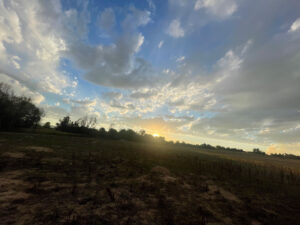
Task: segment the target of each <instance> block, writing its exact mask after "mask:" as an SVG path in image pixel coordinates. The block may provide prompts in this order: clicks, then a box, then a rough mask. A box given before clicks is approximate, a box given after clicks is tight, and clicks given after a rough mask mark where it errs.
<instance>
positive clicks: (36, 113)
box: [0, 83, 44, 130]
mask: <svg viewBox="0 0 300 225" xmlns="http://www.w3.org/2000/svg"><path fill="white" fill-rule="evenodd" d="M0 109H1V110H0V129H2V130H11V129H15V128H31V127H33V128H35V127H37V125H38V123H39V122H40V120H41V117H42V116H44V112H43V111H42V110H41V109H39V108H37V107H36V106H35V105H34V104H33V103H32V102H31V99H30V98H26V97H18V96H15V95H14V93H13V91H12V90H11V87H10V86H9V85H7V84H4V83H0Z"/></svg>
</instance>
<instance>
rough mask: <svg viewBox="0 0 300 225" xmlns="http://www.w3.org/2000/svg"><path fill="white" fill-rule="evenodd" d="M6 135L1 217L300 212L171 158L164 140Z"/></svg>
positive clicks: (219, 219)
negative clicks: (118, 141) (161, 144)
mask: <svg viewBox="0 0 300 225" xmlns="http://www.w3.org/2000/svg"><path fill="white" fill-rule="evenodd" d="M7 137H8V139H2V141H1V146H0V149H1V152H0V154H1V155H0V163H1V168H0V219H1V220H0V221H1V222H0V224H86V225H93V224H124V225H125V224H145V225H146V224H153V225H154V224H170V225H171V224H200V225H201V224H202V225H204V224H211V225H212V224H253V225H254V224H255V225H256V224H292V222H293V221H289V220H288V219H287V218H288V217H289V214H290V215H293V217H294V218H293V219H295V217H297V216H298V215H299V214H298V215H297V211H294V210H293V207H289V206H287V205H282V206H280V204H279V205H278V203H277V202H275V201H274V202H272V199H269V198H267V197H265V196H260V195H258V194H255V192H250V191H249V192H248V193H249V195H247V196H245V194H242V193H241V192H239V191H238V189H236V188H232V185H231V184H230V183H227V182H226V181H223V182H220V181H219V180H216V178H215V177H213V176H209V175H203V174H200V172H199V171H198V170H196V169H195V171H193V170H188V169H187V170H184V168H185V166H183V165H182V164H183V161H181V160H182V158H184V157H187V158H186V159H185V161H187V162H189V160H191V159H189V158H188V157H189V156H188V155H187V156H185V155H184V156H181V155H177V156H176V157H173V158H172V157H170V156H169V153H168V151H165V150H164V149H159V148H160V147H159V146H154V147H149V148H148V149H147V147H145V146H139V147H141V148H138V146H135V145H132V144H128V146H125V147H124V144H126V143H125V142H122V143H121V144H120V145H119V146H116V145H115V144H114V143H112V144H111V143H106V142H105V141H101V140H97V141H95V140H94V139H88V138H78V137H77V138H71V137H64V138H63V139H59V138H58V137H51V138H46V137H40V139H39V141H36V136H35V137H34V138H32V137H31V136H30V135H29V136H23V135H20V134H19V135H17V136H15V137H14V139H10V138H11V137H12V136H11V135H9V136H7ZM78 139H79V140H78ZM37 142H38V144H39V145H37ZM68 143H69V144H68ZM121 146H123V147H121ZM135 148H136V149H135ZM155 148H158V149H159V151H157V149H156V150H153V149H155ZM76 149H77V150H76ZM120 149H121V150H120ZM177 153H178V152H177ZM177 153H176V154H177ZM172 154H173V153H172ZM174 154H175V153H174ZM176 159H177V161H176ZM176 168H177V169H176ZM294 206H295V207H296V205H294ZM282 210H285V211H282ZM282 213H283V214H285V215H284V216H283V217H281V214H282Z"/></svg>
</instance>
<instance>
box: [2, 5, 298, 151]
mask: <svg viewBox="0 0 300 225" xmlns="http://www.w3.org/2000/svg"><path fill="white" fill-rule="evenodd" d="M299 12H300V2H299V1H298V0H266V1H261V0H251V1H250V0H239V1H238V0H168V1H158V0H157V1H155V0H137V1H121V0H120V1H100V0H99V1H96V0H90V1H83V0H78V1H71V0H50V1H45V0H44V1H42V0H32V1H21V0H4V1H1V2H0V82H6V83H9V84H10V85H11V86H12V88H13V89H14V91H15V93H16V94H18V95H26V96H29V97H31V98H32V100H33V102H34V103H35V104H37V105H38V106H39V107H41V108H43V109H44V110H45V113H46V116H45V118H44V120H43V121H51V123H52V124H53V125H54V124H55V122H57V121H58V120H59V119H60V118H62V117H63V116H65V115H70V116H71V117H72V119H74V120H76V119H78V118H80V117H83V116H86V115H88V116H95V117H97V120H98V125H97V126H98V127H101V126H103V127H105V128H109V127H114V128H116V129H120V128H132V129H134V130H136V131H138V130H140V129H145V130H146V131H147V132H148V133H158V134H160V135H162V136H165V137H166V138H167V139H172V140H181V141H186V142H191V143H204V142H205V143H209V144H213V145H223V146H230V147H238V148H244V149H245V150H251V149H252V148H254V147H259V148H261V149H263V150H265V151H267V152H269V153H270V152H288V153H295V154H300V140H299V137H300V102H299V99H300V91H299V86H300V65H299V61H300V13H299Z"/></svg>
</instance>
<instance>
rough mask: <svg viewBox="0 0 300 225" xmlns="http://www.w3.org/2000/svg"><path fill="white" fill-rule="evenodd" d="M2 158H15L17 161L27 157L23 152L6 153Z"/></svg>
mask: <svg viewBox="0 0 300 225" xmlns="http://www.w3.org/2000/svg"><path fill="white" fill-rule="evenodd" d="M2 156H6V157H10V158H15V159H22V158H24V157H25V155H24V154H23V153H22V152H5V153H3V154H2Z"/></svg>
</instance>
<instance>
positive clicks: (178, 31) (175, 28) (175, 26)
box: [167, 19, 184, 38]
mask: <svg viewBox="0 0 300 225" xmlns="http://www.w3.org/2000/svg"><path fill="white" fill-rule="evenodd" d="M167 33H168V34H169V35H170V36H172V37H174V38H180V37H184V30H183V28H182V27H181V24H180V21H179V20H178V19H175V20H173V21H172V22H171V23H170V25H169V27H168V29H167Z"/></svg>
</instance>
